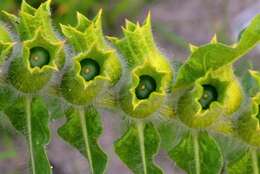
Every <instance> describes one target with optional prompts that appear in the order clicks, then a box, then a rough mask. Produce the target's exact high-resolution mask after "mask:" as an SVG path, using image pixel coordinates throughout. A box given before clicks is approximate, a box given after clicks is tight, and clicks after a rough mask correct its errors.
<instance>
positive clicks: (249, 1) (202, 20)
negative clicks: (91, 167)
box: [0, 0, 260, 174]
mask: <svg viewBox="0 0 260 174" xmlns="http://www.w3.org/2000/svg"><path fill="white" fill-rule="evenodd" d="M27 2H28V3H29V4H31V5H33V6H34V7H38V6H39V4H40V3H41V2H42V1H41V0H27ZM20 4H21V0H0V10H5V11H8V12H12V13H15V14H17V13H18V12H19V7H20ZM100 8H102V9H103V26H104V32H105V34H107V35H115V36H121V35H122V34H121V27H120V26H122V25H124V20H125V18H127V19H129V20H132V21H136V20H139V21H143V20H144V19H145V17H146V15H147V13H148V11H151V12H152V22H153V23H152V25H153V33H154V35H155V40H156V41H157V44H158V46H159V48H160V49H161V50H162V52H163V53H164V54H165V55H167V56H168V57H169V58H170V59H171V60H181V61H184V60H185V59H186V58H187V57H188V56H189V45H188V44H189V43H192V44H193V45H202V44H205V43H207V42H209V41H210V40H211V38H212V37H213V35H214V34H215V33H216V34H217V36H218V40H219V41H220V42H223V43H226V44H232V43H234V42H235V41H237V37H238V34H239V32H240V31H241V30H242V29H243V28H245V27H246V26H247V24H248V22H249V21H250V20H251V19H252V18H253V17H254V16H255V15H256V14H258V13H260V1H259V0H214V1H212V0H160V1H156V0H53V2H52V14H53V20H54V24H58V23H63V24H71V25H74V24H75V23H76V20H75V16H76V11H79V12H81V13H83V14H85V15H86V16H87V17H89V18H92V17H94V16H95V15H96V13H97V12H98V10H99V9H100ZM0 17H1V15H0ZM55 28H56V30H59V26H58V25H56V26H55ZM259 55H260V51H259V49H258V48H256V49H255V50H254V51H253V52H252V53H250V54H249V55H247V58H248V59H251V60H252V61H253V62H254V65H255V67H258V68H259V67H260V61H259V60H260V56H259ZM101 112H103V114H104V117H103V122H104V135H103V136H102V137H101V145H102V146H103V147H104V149H105V151H107V152H108V153H109V154H110V158H111V159H110V162H109V165H108V169H107V173H108V174H114V173H120V174H130V172H129V171H128V170H127V168H126V167H125V166H124V165H123V164H122V163H121V162H120V161H119V159H118V157H117V156H116V155H115V154H114V152H113V146H112V143H113V140H116V139H117V138H118V137H119V136H120V135H122V129H121V127H119V126H118V125H119V124H118V120H120V118H118V117H117V116H115V117H114V118H113V117H111V115H113V113H112V114H111V113H109V116H108V113H107V112H105V111H101ZM115 115H116V114H115ZM63 121H64V120H61V121H56V122H52V123H51V124H50V127H51V128H52V130H53V131H52V132H53V137H52V140H51V142H50V144H49V145H48V147H47V149H48V153H49V158H50V161H51V163H52V165H53V169H54V174H87V173H88V170H87V168H88V164H87V162H86V160H85V159H84V158H83V157H82V156H81V155H80V154H79V153H78V152H77V151H76V150H75V149H73V148H71V147H70V146H69V145H67V144H66V143H64V142H63V141H62V140H61V139H60V138H59V137H58V136H57V135H56V133H55V132H56V129H57V128H58V127H59V126H60V125H61V124H62V123H63ZM26 158H27V155H26V144H25V141H24V139H23V137H21V136H20V135H19V134H17V133H16V132H15V131H14V129H13V128H12V126H11V125H10V123H9V122H8V121H7V119H6V117H5V116H4V115H1V116H0V173H1V174H27V173H28V172H27V169H28V167H27V163H26ZM156 161H157V163H159V164H160V166H162V168H163V169H164V170H165V171H166V174H173V173H175V174H184V172H183V171H182V170H181V169H178V168H177V167H176V166H175V164H174V163H173V162H171V161H170V160H169V159H168V157H167V155H166V152H164V151H163V150H162V151H161V152H160V154H159V156H158V158H157V159H156Z"/></svg>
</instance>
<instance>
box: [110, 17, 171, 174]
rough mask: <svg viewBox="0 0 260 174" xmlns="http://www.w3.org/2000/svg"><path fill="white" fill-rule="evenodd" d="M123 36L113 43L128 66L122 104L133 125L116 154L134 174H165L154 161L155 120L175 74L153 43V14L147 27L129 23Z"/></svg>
mask: <svg viewBox="0 0 260 174" xmlns="http://www.w3.org/2000/svg"><path fill="white" fill-rule="evenodd" d="M123 33H124V37H123V38H122V39H117V38H112V37H110V38H109V39H110V40H111V41H112V42H113V44H114V45H115V46H116V47H117V48H118V50H119V52H120V53H122V55H123V58H124V59H125V60H126V62H127V68H128V69H127V71H128V74H129V77H128V79H129V80H128V81H127V82H126V83H125V84H124V85H123V86H122V88H121V91H120V93H119V98H118V102H119V105H120V107H121V108H122V110H123V111H124V113H125V114H126V115H127V117H128V118H129V119H130V121H131V123H130V126H129V128H128V129H127V131H126V133H125V134H124V136H123V137H121V138H120V139H119V140H117V142H116V143H115V151H116V153H117V154H118V155H119V157H120V159H121V160H122V161H123V162H124V163H125V164H126V165H127V166H128V167H129V168H130V169H131V170H132V171H133V172H134V173H144V174H148V173H154V174H156V173H162V170H161V169H160V168H159V167H158V166H157V165H156V164H155V163H154V161H153V160H154V155H155V154H156V153H157V152H158V148H159V144H160V137H159V134H158V132H157V129H156V128H155V126H154V124H153V123H152V118H153V117H154V116H156V113H157V112H158V111H159V109H160V107H161V106H162V104H163V102H164V100H165V97H166V95H167V92H169V89H170V86H171V81H172V70H171V67H170V65H169V63H168V61H167V60H166V58H165V57H164V56H163V54H162V53H161V52H160V51H159V50H158V48H157V47H156V45H155V43H154V41H153V37H152V32H151V20H150V14H148V16H147V18H146V21H145V22H144V24H143V26H140V24H139V23H137V24H134V23H132V22H130V21H126V26H125V27H124V28H123ZM148 108H149V109H148Z"/></svg>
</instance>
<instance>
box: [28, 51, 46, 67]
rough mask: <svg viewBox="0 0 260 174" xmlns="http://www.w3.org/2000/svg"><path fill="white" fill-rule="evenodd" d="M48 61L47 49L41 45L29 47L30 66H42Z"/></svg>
mask: <svg viewBox="0 0 260 174" xmlns="http://www.w3.org/2000/svg"><path fill="white" fill-rule="evenodd" d="M49 62H50V54H49V52H48V50H46V49H45V48H42V47H34V48H31V49H30V65H31V67H32V68H34V67H39V68H42V67H43V66H44V65H48V64H49Z"/></svg>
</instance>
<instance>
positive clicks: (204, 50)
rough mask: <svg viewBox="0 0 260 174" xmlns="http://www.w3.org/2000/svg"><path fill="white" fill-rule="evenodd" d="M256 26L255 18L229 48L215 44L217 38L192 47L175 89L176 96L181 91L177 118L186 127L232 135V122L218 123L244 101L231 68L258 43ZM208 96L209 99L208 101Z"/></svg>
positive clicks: (257, 17)
mask: <svg viewBox="0 0 260 174" xmlns="http://www.w3.org/2000/svg"><path fill="white" fill-rule="evenodd" d="M259 22H260V16H259V15H258V16H256V17H255V18H254V19H253V20H252V22H251V24H250V25H249V26H248V27H247V28H246V29H245V31H244V32H243V35H242V36H241V38H240V40H239V42H238V43H237V44H234V45H232V46H228V45H225V44H221V43H218V42H217V37H216V35H215V36H214V37H213V38H212V41H211V43H209V44H206V45H203V46H201V47H195V46H193V45H191V56H190V57H189V59H188V60H187V61H186V62H185V63H184V64H183V65H182V66H181V68H180V70H179V72H178V76H177V78H176V83H175V85H174V91H175V92H178V91H179V90H181V89H182V90H183V89H184V94H183V95H182V96H181V97H180V98H179V100H178V101H177V115H178V117H179V118H180V120H182V121H183V122H184V123H185V124H186V125H188V126H189V127H195V128H205V127H208V126H211V128H214V129H217V131H225V132H230V131H232V124H231V119H229V120H228V121H225V122H223V121H222V122H221V120H223V119H219V117H221V116H222V115H223V116H228V115H231V114H232V113H234V112H235V111H237V110H238V109H239V106H240V104H241V101H242V99H243V92H242V89H241V87H240V83H239V82H238V81H237V79H236V77H235V75H234V72H233V69H232V64H233V63H234V62H235V60H237V59H238V58H240V57H241V56H243V55H244V54H246V53H247V52H249V51H250V50H251V49H252V48H253V47H254V46H255V45H256V44H257V42H258V41H259V40H260V33H259V30H258V28H259V27H258V25H259ZM203 85H204V86H203ZM205 85H210V86H212V87H213V88H211V89H210V91H211V92H210V93H208V89H206V90H205ZM185 88H186V89H185ZM213 91H214V92H213ZM205 93H207V94H206V98H205V97H204V95H205ZM216 94H217V95H216ZM208 95H212V97H210V98H207V97H208Z"/></svg>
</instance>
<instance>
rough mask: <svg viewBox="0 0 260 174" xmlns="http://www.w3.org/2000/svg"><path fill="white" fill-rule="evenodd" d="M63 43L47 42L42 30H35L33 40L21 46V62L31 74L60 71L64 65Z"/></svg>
mask: <svg viewBox="0 0 260 174" xmlns="http://www.w3.org/2000/svg"><path fill="white" fill-rule="evenodd" d="M63 48H64V42H62V41H56V42H54V41H51V40H48V39H47V38H46V37H45V36H44V34H43V32H42V29H39V30H37V32H36V34H35V36H34V38H32V39H31V40H28V41H25V42H24V44H23V61H24V63H25V64H26V66H27V69H28V70H29V71H30V72H31V73H32V74H33V73H42V72H44V71H48V70H56V71H58V69H60V68H61V67H62V66H63V64H64V56H65V55H64V52H63Z"/></svg>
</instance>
